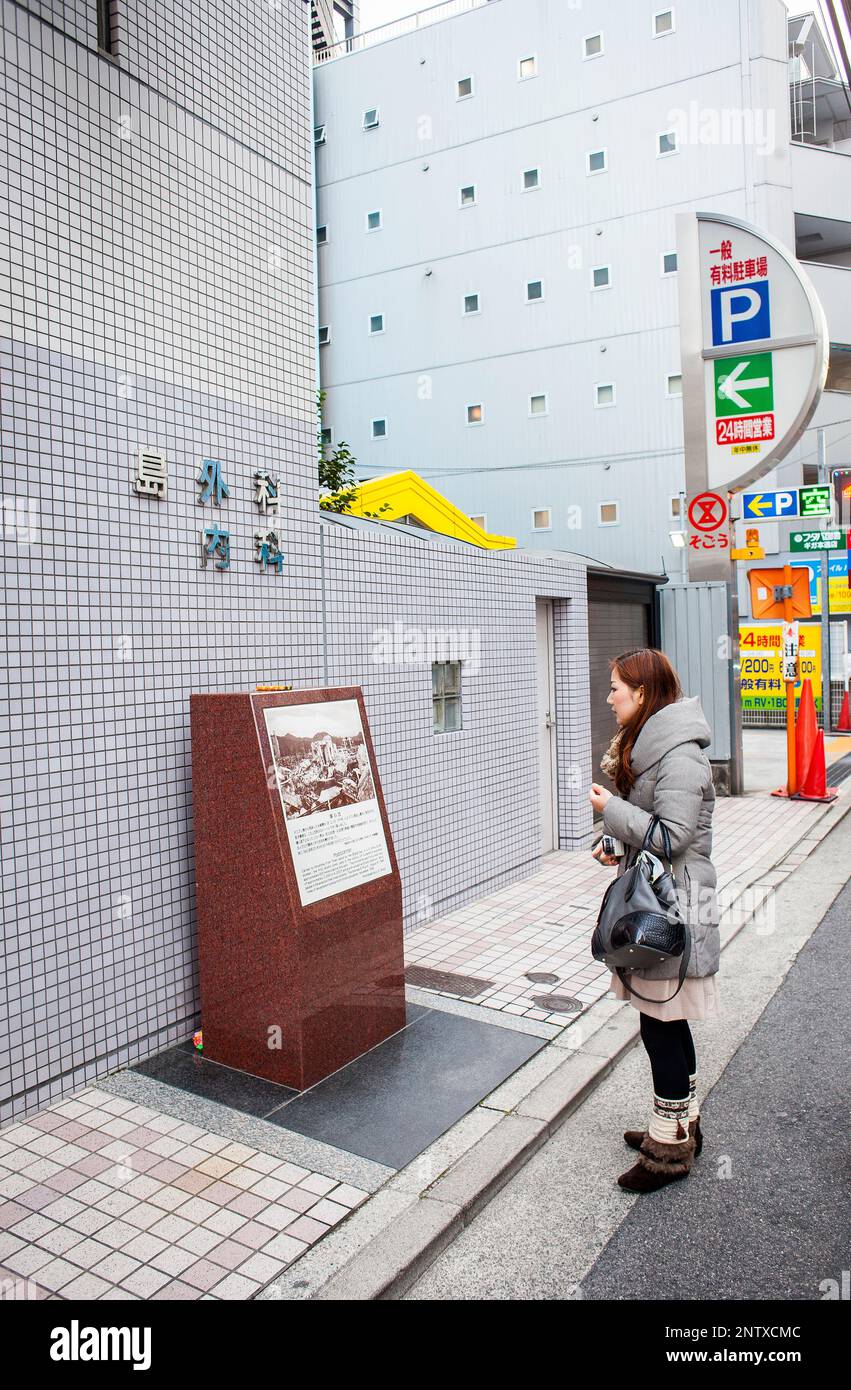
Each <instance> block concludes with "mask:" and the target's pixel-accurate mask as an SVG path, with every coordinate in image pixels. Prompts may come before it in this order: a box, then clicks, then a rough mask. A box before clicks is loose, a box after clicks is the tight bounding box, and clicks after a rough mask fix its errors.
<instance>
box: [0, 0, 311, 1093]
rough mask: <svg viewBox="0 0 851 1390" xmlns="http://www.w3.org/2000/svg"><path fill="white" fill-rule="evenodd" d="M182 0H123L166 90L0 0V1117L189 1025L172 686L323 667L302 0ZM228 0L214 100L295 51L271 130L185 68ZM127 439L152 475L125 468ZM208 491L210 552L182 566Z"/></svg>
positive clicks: (62, 19) (205, 49)
mask: <svg viewBox="0 0 851 1390" xmlns="http://www.w3.org/2000/svg"><path fill="white" fill-rule="evenodd" d="M202 8H203V12H204V20H203V22H202V21H201V18H200V13H196V11H197V10H198V9H199V7H197V6H196V7H195V9H193V10H192V11H191V12H189V11H187V10H186V9H185V7H183V6H180V5H176V6H168V7H166V6H162V5H155V4H146V3H144V2H143V0H134V3H133V5H132V6H129V7H128V12H129V10H132V12H133V24H134V26H136V29H138V31H139V32H145V33H148V34H153V33H155V32H156V33H157V34H158V36H159V41H161V42H163V43H166V42H167V44H168V45H171V44H172V41H174V42H175V43H176V42H177V39H178V38H179V40H180V42H179V45H178V46H179V49H180V55H181V63H182V64H183V68H182V71H183V73H184V75H186V74H188V73H189V72H190V71H191V72H193V73H194V74H195V75H196V78H195V85H194V86H193V85H192V83H189V82H188V79H187V88H188V89H187V91H186V92H184V93H183V94H181V93H179V92H177V91H175V90H174V89H173V88H171V89H170V90H168V91H163V90H159V91H158V90H157V87H158V83H159V74H158V73H157V71H156V70H155V69H154V68H148V69H146V71H145V72H144V74H143V76H144V79H145V80H144V81H139V80H137V78H136V77H135V76H134V75H133V72H132V71H128V68H127V64H126V63H124V64H122V62H121V59H120V58H119V60H118V62H117V63H114V62H111V61H110V60H109V59H108V58H105V57H103V56H100V55H98V54H97V52H96V5H95V3H94V0H90V3H89V2H88V0H86V3H83V0H78V3H77V4H76V5H75V6H73V7H72V6H70V5H65V6H55V5H54V6H50V7H49V13H48V7H47V6H46V5H44V4H42V5H41V6H36V5H33V6H32V8H31V10H29V11H28V10H27V9H26V8H25V7H24V6H22V5H12V4H9V3H6V4H4V5H3V10H2V19H3V30H2V34H3V41H4V42H3V64H4V74H3V76H4V81H3V87H4V94H5V99H6V100H5V133H6V138H5V139H4V140H3V141H0V149H2V154H0V159H2V173H0V198H2V199H3V202H4V205H5V202H6V200H8V209H9V211H8V217H5V216H4V217H3V219H2V223H0V293H2V295H3V313H2V325H0V370H1V371H2V383H1V387H0V389H2V420H0V426H2V437H0V458H2V485H3V493H4V510H3V519H4V549H5V552H6V556H5V585H6V597H7V607H6V622H5V628H4V634H3V635H4V637H5V643H4V646H5V650H6V653H7V662H8V665H7V669H6V671H5V674H4V677H3V689H2V691H0V700H1V701H2V706H3V709H4V711H6V710H8V715H4V724H3V726H2V733H1V734H0V737H2V740H3V745H4V753H5V757H4V770H3V781H2V789H0V791H1V792H2V811H3V830H2V834H3V869H2V874H3V879H2V886H3V909H4V918H5V922H6V933H7V941H6V954H5V970H6V974H5V979H4V986H5V991H4V995H5V997H4V999H3V1004H4V1006H5V1009H6V1011H7V1012H6V1025H5V1030H4V1035H3V1036H2V1040H0V1051H2V1062H0V1065H1V1066H2V1069H3V1072H2V1080H0V1119H3V1120H5V1119H8V1118H9V1117H10V1116H11V1115H13V1114H20V1113H23V1112H25V1111H27V1110H30V1109H35V1108H37V1107H38V1106H39V1105H42V1104H44V1103H45V1102H46V1101H48V1100H50V1099H52V1098H54V1097H56V1096H57V1095H59V1094H60V1093H62V1092H63V1091H68V1090H72V1089H74V1088H75V1087H77V1086H79V1085H81V1084H82V1083H84V1082H87V1081H89V1080H91V1079H93V1078H94V1077H96V1076H100V1075H103V1074H104V1073H105V1072H106V1071H108V1070H110V1069H114V1068H115V1067H116V1066H118V1065H119V1064H120V1063H123V1062H126V1061H127V1060H129V1059H133V1058H136V1057H139V1056H144V1055H146V1054H147V1053H150V1052H154V1051H158V1050H160V1049H161V1048H163V1047H165V1046H167V1045H169V1044H170V1043H171V1042H173V1041H176V1040H178V1039H180V1038H184V1037H186V1036H187V1033H188V1031H190V1030H191V1028H192V1026H193V1024H194V1023H195V1020H196V1017H197V1007H198V998H197V968H196V946H195V937H194V931H195V928H194V875H193V859H192V819H191V809H192V803H191V786H190V777H189V738H188V723H189V718H188V716H189V710H188V704H189V700H188V697H189V693H190V691H193V690H209V689H223V690H233V689H240V688H241V689H245V688H246V687H249V686H250V685H252V684H254V683H255V682H258V681H269V680H275V679H279V680H282V681H285V682H290V683H292V684H293V685H298V686H302V685H305V686H310V685H314V684H315V683H316V682H317V681H318V680H319V678H320V672H319V669H318V666H317V657H316V654H317V651H318V647H319V628H318V621H319V619H318V612H319V603H318V565H317V551H316V539H317V534H318V532H317V512H316V461H315V448H316V446H315V427H316V424H315V389H316V382H315V328H314V323H313V279H312V274H313V228H312V204H311V188H310V181H309V170H310V162H311V129H310V108H309V88H308V85H307V79H308V74H309V70H310V51H309V25H308V15H307V10H308V7H307V6H305V5H304V4H303V0H287V3H285V4H281V5H279V6H277V7H267V6H253V5H252V6H248V5H247V4H246V5H243V6H241V7H240V6H235V5H233V4H226V3H224V2H223V0H222V2H221V3H218V2H217V3H210V4H205V5H204V6H203V7H202ZM165 9H169V10H170V12H171V18H170V21H169V23H168V24H166V20H165V15H164V11H165ZM249 10H250V11H251V16H249V15H248V11H249ZM241 11H244V12H245V13H241ZM258 15H261V16H262V23H260V21H259V20H258V19H257V16H258ZM240 17H241V18H242V19H243V20H245V24H244V26H243V29H242V31H241V33H240V34H239V49H240V54H241V57H240V61H239V63H231V65H230V67H229V68H228V78H229V83H230V89H229V98H228V99H229V101H230V103H231V105H232V107H233V109H234V111H236V110H239V109H241V97H240V91H239V81H240V74H243V75H244V74H245V73H246V72H247V71H248V69H249V67H250V68H251V70H252V73H253V74H254V76H253V77H252V82H255V81H260V76H259V75H260V74H261V73H262V74H264V76H265V77H267V78H268V75H269V72H270V70H274V69H277V70H279V71H280V72H281V73H283V74H285V75H286V74H288V73H291V72H297V73H298V79H297V80H293V81H292V82H290V80H289V77H287V78H286V81H285V82H284V83H283V84H282V90H285V91H286V96H287V101H288V103H289V107H287V108H286V109H285V110H282V112H281V116H280V121H279V123H278V127H277V128H278V129H279V130H280V131H281V132H282V136H281V139H280V141H279V142H278V143H277V144H276V143H275V142H273V141H269V140H268V139H266V138H265V135H264V131H263V129H262V127H261V126H260V125H258V127H257V132H256V134H257V140H256V141H255V139H254V133H255V132H254V130H253V127H252V119H253V114H256V113H255V108H254V106H253V105H252V101H253V97H252V94H251V91H247V92H246V93H245V101H244V108H242V109H244V113H245V115H244V119H243V120H242V124H241V125H240V126H239V129H238V132H237V127H236V123H235V121H230V122H228V124H229V125H230V127H231V128H232V129H233V130H234V132H235V133H238V138H236V134H235V135H234V136H232V135H231V134H230V133H228V132H223V131H221V130H217V129H216V128H215V126H214V125H213V124H212V123H211V122H212V119H213V117H214V116H215V112H214V111H213V110H211V109H204V107H203V103H202V101H201V100H200V97H199V96H198V93H199V91H200V82H201V74H203V72H204V71H205V70H211V64H212V63H213V60H214V58H215V63H216V64H217V66H218V70H219V72H220V74H223V73H224V71H225V68H226V67H227V55H226V53H225V51H224V44H225V41H226V37H227V36H229V37H230V39H233V41H234V42H236V35H235V31H234V29H233V23H235V22H236V20H238V19H240ZM46 19H49V21H50V23H45V22H44V21H45V20H46ZM184 19H186V20H187V22H185V23H184V22H183V21H184ZM249 19H251V22H250V23H249V22H248V21H249ZM84 20H85V21H86V23H84V22H83V21H84ZM114 22H115V29H114V33H115V37H116V44H117V49H118V51H119V52H120V51H121V50H122V46H123V48H124V50H125V51H127V49H128V45H129V41H130V31H129V30H128V28H127V26H126V22H125V23H124V27H122V22H123V21H122V15H121V13H120V7H119V11H116V10H115V7H114ZM134 32H136V30H134ZM213 36H218V37H217V38H216V40H215V43H214V42H213ZM83 38H86V39H87V40H88V43H87V44H86V43H84V42H82V41H81V40H82V39H83ZM216 43H217V44H218V45H219V47H218V49H216V51H215V52H214V49H215V45H216ZM216 53H217V54H218V56H216ZM160 57H161V59H162V62H163V70H162V71H163V73H166V72H170V71H172V70H173V66H174V65H173V63H172V64H170V63H169V62H167V61H166V60H167V57H168V53H167V50H166V48H163V50H162V52H161V54H160ZM252 90H253V88H252ZM172 96H174V97H176V98H179V100H176V101H173V100H172V99H171V98H172ZM196 107H197V109H196ZM222 120H223V121H224V116H222ZM140 446H147V447H151V448H156V449H158V450H160V451H162V452H163V453H164V454H165V455H166V457H167V459H168V472H169V477H168V491H167V495H166V497H165V499H164V500H157V499H156V498H153V497H139V496H137V495H136V494H135V493H134V491H133V490H132V486H131V478H132V471H133V461H134V456H135V454H136V452H137V450H138V448H139V447H140ZM203 458H211V459H215V460H218V461H220V462H221V464H222V469H223V475H224V479H225V482H226V484H227V485H228V486H229V488H230V496H229V497H228V498H226V499H225V500H224V501H223V503H222V506H221V508H219V509H217V508H215V507H214V506H213V505H212V503H208V504H207V505H204V506H201V505H199V503H198V500H197V499H198V496H199V489H198V487H197V485H196V482H195V478H196V475H197V474H198V471H199V467H200V463H201V460H202V459H203ZM259 466H266V467H268V468H269V469H270V470H271V471H272V472H273V473H277V474H279V475H280V476H281V477H282V478H284V480H285V487H284V500H283V507H282V516H281V525H280V530H281V538H282V547H283V550H284V552H285V556H286V558H285V561H284V572H283V574H282V575H278V574H276V573H273V572H266V573H263V572H261V570H260V567H259V566H258V564H257V563H256V562H255V560H254V559H253V534H254V530H255V528H256V526H257V524H258V521H259V512H258V509H257V507H256V505H255V503H254V501H253V496H254V489H253V473H254V471H255V469H257V468H258V467H259ZM213 519H215V520H216V521H218V522H219V523H220V524H221V525H222V526H223V527H226V528H227V529H228V530H229V531H230V535H231V552H232V560H231V568H230V570H228V571H217V570H216V569H215V568H214V566H213V563H211V564H210V565H209V566H208V567H206V568H202V567H201V565H200V544H199V539H198V530H199V528H200V527H201V526H202V524H206V525H209V524H210V523H211V521H212V520H213ZM233 794H234V789H233V788H229V787H226V786H225V787H223V788H222V795H223V797H228V796H231V795H233Z"/></svg>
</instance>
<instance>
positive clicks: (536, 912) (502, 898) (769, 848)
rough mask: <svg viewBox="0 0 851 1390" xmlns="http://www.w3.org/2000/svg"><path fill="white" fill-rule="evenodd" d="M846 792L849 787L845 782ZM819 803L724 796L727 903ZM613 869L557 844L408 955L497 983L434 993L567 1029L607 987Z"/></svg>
mask: <svg viewBox="0 0 851 1390" xmlns="http://www.w3.org/2000/svg"><path fill="white" fill-rule="evenodd" d="M840 794H841V795H848V794H849V792H848V790H847V789H845V788H842V789H841V792H840ZM760 802H766V803H768V804H769V805H770V808H771V809H770V814H766V815H764V816H760V815H759V814H758V810H759V803H760ZM822 810H823V808H822V807H821V806H819V805H817V804H816V803H812V802H810V803H808V802H789V801H780V800H778V799H777V798H771V797H769V796H768V795H767V794H764V795H762V794H760V795H755V796H747V797H719V798H718V800H717V801H716V803H715V816H714V825H713V852H712V858H713V863H714V864H715V866H716V870H717V874H718V890H719V899H720V901H721V905H722V908H723V906H724V904H725V902H726V901H728V900H729V895H730V893H731V892H732V891H733V890H734V889H736V888H738V889H742V888H747V886H748V885H749V884H751V883H753V882H754V881H755V880H756V879H757V878H759V877H760V876H761V875H762V873H763V872H764V870H765V869H766V868H768V867H769V866H770V865H772V864H775V863H776V862H777V861H778V860H780V859H782V858H783V853H784V850H787V851H789V850H791V847H792V846H793V845H794V844H795V842H796V841H797V840H798V839H799V838H800V837H801V835H802V834H804V833H805V832H806V830H807V827H808V825H809V824H811V823H813V822H815V821H816V820H818V819H819V818H820V814H821V812H822ZM808 848H810V846H808ZM611 875H612V870H611V869H610V868H608V869H607V868H606V867H605V866H603V865H602V864H597V863H596V862H595V860H593V859H592V858H591V856H590V854H589V852H588V851H582V852H576V851H572V850H556V851H554V852H553V853H552V854H549V855H547V856H546V858H545V859H544V860H543V863H542V866H541V868H540V869H539V870H538V871H537V872H536V873H534V874H532V875H531V876H530V877H529V878H525V879H522V880H520V881H519V882H516V883H511V884H508V885H506V887H505V888H500V889H497V890H496V891H495V892H493V893H491V894H489V895H488V896H487V897H486V898H480V899H477V901H476V902H474V903H470V904H468V905H466V906H464V907H461V908H457V909H456V910H455V911H453V912H451V913H448V914H447V915H446V916H445V917H441V918H438V919H437V920H435V921H431V922H427V923H426V924H425V925H424V926H422V927H420V928H418V929H417V930H416V931H414V932H410V933H408V934H407V935H406V937H405V962H406V964H407V965H422V966H427V967H429V968H431V969H434V970H443V971H447V972H449V973H456V974H458V973H460V974H466V975H477V976H481V977H484V978H486V979H488V980H491V981H492V982H493V983H492V985H491V986H490V988H489V989H486V990H484V991H483V992H482V993H481V994H479V995H476V996H475V998H474V999H470V998H469V997H468V996H464V995H459V994H453V993H452V991H450V990H428V991H427V992H428V993H433V994H442V995H444V997H446V998H450V999H464V1000H465V1002H467V1003H473V1004H476V1005H478V1006H480V1007H482V1008H488V1009H496V1010H499V1011H500V1012H503V1013H510V1014H512V1015H514V1016H515V1017H523V1018H528V1019H535V1020H536V1021H538V1022H545V1023H548V1024H551V1025H556V1026H557V1027H558V1028H559V1029H562V1028H564V1027H567V1026H569V1025H570V1024H571V1023H573V1022H575V1020H576V1018H577V1017H578V1016H579V1012H584V1011H585V1010H586V1009H587V1008H589V1007H590V1006H591V1005H592V1004H595V1003H596V1002H597V1001H598V1000H599V999H602V998H603V997H604V995H606V994H607V993H608V991H609V987H610V982H611V974H610V972H609V970H608V967H606V966H605V965H602V964H597V962H596V961H594V960H591V959H590V955H589V949H588V943H589V938H590V933H591V931H592V929H593V926H594V923H595V921H596V918H597V912H598V910H599V905H600V899H601V897H602V895H603V891H604V889H605V888H606V887H607V885H608V884H609V883H610V881H611ZM574 962H577V963H578V964H579V966H580V967H582V973H581V974H578V973H577V970H576V968H575V966H574V965H573V963H574ZM526 971H548V972H551V973H552V974H555V975H558V976H559V981H558V983H557V984H544V985H542V984H535V983H534V982H532V981H529V980H527V979H526V978H525V974H526ZM418 988H424V987H422V986H418ZM548 993H554V994H570V995H571V996H573V997H574V998H575V999H578V1000H579V1002H580V1003H581V1004H582V1006H583V1008H582V1010H581V1011H574V1012H572V1013H569V1014H564V1013H558V1012H546V1011H544V1010H543V1009H542V1008H541V1007H540V1006H536V1005H535V1002H534V997H535V996H541V995H546V994H548Z"/></svg>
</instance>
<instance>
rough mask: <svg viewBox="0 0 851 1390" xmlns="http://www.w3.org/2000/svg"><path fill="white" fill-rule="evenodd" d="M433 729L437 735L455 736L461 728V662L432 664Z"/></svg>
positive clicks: (434, 662)
mask: <svg viewBox="0 0 851 1390" xmlns="http://www.w3.org/2000/svg"><path fill="white" fill-rule="evenodd" d="M431 701H432V728H433V731H434V733H436V734H454V733H457V731H458V730H459V729H460V728H461V662H460V661H433V662H432V664H431Z"/></svg>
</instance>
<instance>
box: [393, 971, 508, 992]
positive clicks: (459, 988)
mask: <svg viewBox="0 0 851 1390" xmlns="http://www.w3.org/2000/svg"><path fill="white" fill-rule="evenodd" d="M405 980H406V982H407V983H408V984H409V985H416V986H417V987H418V988H419V989H437V990H442V991H446V992H447V993H448V994H460V995H462V996H463V997H464V998H466V999H471V998H473V997H474V996H475V995H477V994H482V993H484V991H485V990H486V989H491V988H492V987H493V980H479V979H476V977H475V975H453V974H451V973H450V972H449V971H448V970H429V969H428V967H427V966H425V965H409V966H408V968H407V969H406V971H405Z"/></svg>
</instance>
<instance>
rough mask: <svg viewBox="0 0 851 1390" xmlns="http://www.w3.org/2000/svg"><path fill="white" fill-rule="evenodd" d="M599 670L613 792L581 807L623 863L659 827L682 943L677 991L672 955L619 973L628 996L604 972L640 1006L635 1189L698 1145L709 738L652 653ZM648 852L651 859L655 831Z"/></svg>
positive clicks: (709, 870) (605, 763)
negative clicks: (648, 1082)
mask: <svg viewBox="0 0 851 1390" xmlns="http://www.w3.org/2000/svg"><path fill="white" fill-rule="evenodd" d="M610 666H611V668H612V674H611V689H610V692H609V696H608V703H609V704H610V705H611V707H612V710H613V712H614V715H615V719H616V720H617V723H618V730H617V733H616V734H615V736H614V738H613V739H612V742H611V744H610V745H609V749H608V751H607V753H606V755H605V757H604V758H603V760H602V762H601V764H600V767H601V769H602V771H603V772H604V773H606V775H607V776H609V777H610V778H611V780H612V781H613V782H614V785H615V794H613V793H612V792H610V791H609V790H607V789H606V788H605V787H603V786H601V785H600V784H599V783H596V782H595V783H592V785H591V791H590V800H591V804H592V806H593V807H594V810H595V811H597V812H601V813H602V816H603V827H604V829H605V831H606V833H607V834H609V835H612V836H613V837H614V838H615V839H618V840H620V841H621V843H622V844H623V846H624V849H625V856H626V855H628V854H629V851H630V848H631V847H632V848H640V847H641V845H642V843H643V841H644V838H645V835H646V832H647V829H648V827H649V825H650V823H651V820H652V817H653V816H654V815H655V816H658V818H659V820H660V821H662V822H663V824H664V825H665V826H666V827H667V830H668V833H669V836H670V843H671V855H672V861H673V867H674V874H675V877H676V879H677V883H678V885H679V888H680V896H681V901H682V904H683V907H684V911H685V916H686V920H687V921H688V924H689V928H690V931H691V938H692V948H691V956H690V958H689V963H688V970H687V972H686V978H685V981H684V983H683V986H682V988H681V989H680V990H679V991H677V985H678V979H677V976H678V973H679V967H680V960H679V958H676V957H673V958H670V959H669V960H667V961H665V962H663V963H662V964H661V965H658V966H653V967H650V968H647V969H644V970H633V971H630V972H629V979H628V984H629V986H630V987H634V989H635V990H636V991H637V994H632V993H630V992H629V990H627V989H625V988H624V986H623V984H622V983H621V980H620V979H619V978H618V976H617V975H615V974H613V975H612V988H613V990H614V993H615V995H616V997H617V998H619V999H629V1001H630V1003H631V1004H632V1005H633V1007H635V1008H637V1009H638V1010H639V1011H640V1014H641V1021H640V1026H641V1038H642V1042H643V1043H644V1046H645V1049H646V1051H647V1054H648V1056H649V1059H650V1067H651V1072H652V1076H653V1107H652V1112H651V1118H650V1124H649V1127H648V1129H647V1131H641V1130H627V1132H626V1133H625V1135H624V1138H625V1140H626V1142H627V1143H628V1144H629V1145H630V1146H631V1147H632V1148H634V1149H637V1150H638V1162H637V1163H636V1165H635V1166H634V1167H633V1168H631V1169H630V1170H629V1171H628V1172H626V1173H622V1174H621V1176H620V1177H619V1178H618V1182H619V1183H620V1185H621V1187H625V1188H627V1189H629V1190H630V1191H633V1192H646V1191H652V1190H654V1189H655V1188H657V1187H661V1186H662V1185H663V1184H664V1183H667V1182H671V1181H673V1180H674V1179H675V1178H683V1177H686V1176H687V1174H688V1173H689V1172H690V1170H691V1164H692V1160H693V1158H694V1156H695V1155H696V1154H697V1153H699V1152H700V1150H701V1148H702V1146H703V1136H702V1134H701V1131H700V1119H699V1109H698V1105H697V1093H696V1084H697V1060H696V1055H695V1048H694V1039H693V1038H692V1035H691V1029H690V1028H689V1024H688V1020H689V1019H701V1018H707V1017H711V1016H713V1015H714V1014H716V1013H717V1009H718V1002H717V993H716V987H715V976H716V973H717V971H718V965H719V956H720V941H719V932H718V901H717V898H716V895H715V884H716V877H715V868H714V866H713V864H712V860H711V858H710V855H711V851H712V812H713V810H714V806H715V791H714V788H713V784H712V768H711V766H710V763H709V759H708V758H707V756H706V753H705V751H704V750H705V749H706V748H707V747H708V746H709V743H710V741H711V737H712V735H711V731H710V728H709V725H708V724H707V722H706V719H705V718H704V715H703V711H702V710H701V708H700V701H699V700H698V699H697V698H696V697H695V698H692V699H688V698H685V697H684V696H683V694H682V690H681V687H680V682H679V678H678V676H677V673H676V671H675V670H674V668H673V666H672V665H671V663H670V662H669V660H668V658H667V657H666V656H665V654H664V652H660V651H657V650H655V649H654V648H652V647H642V648H638V649H636V650H634V651H629V652H624V653H623V654H622V655H621V656H619V657H616V658H615V659H614V660H613V661H611V662H610ZM649 848H650V850H651V851H652V852H653V853H654V854H657V855H659V856H660V857H661V856H662V855H663V844H662V840H661V836H660V834H659V832H658V830H657V831H656V832H655V834H654V837H653V838H652V839H651V841H650V842H649ZM593 854H594V857H595V858H596V859H598V860H599V861H600V862H601V863H604V864H617V865H618V873H619V874H620V873H623V872H624V869H625V865H626V857H625V856H624V857H621V858H612V857H609V856H606V855H605V854H603V852H602V849H601V847H600V846H599V845H598V846H595V848H594V850H593ZM633 857H634V856H633ZM639 996H643V997H639Z"/></svg>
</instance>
